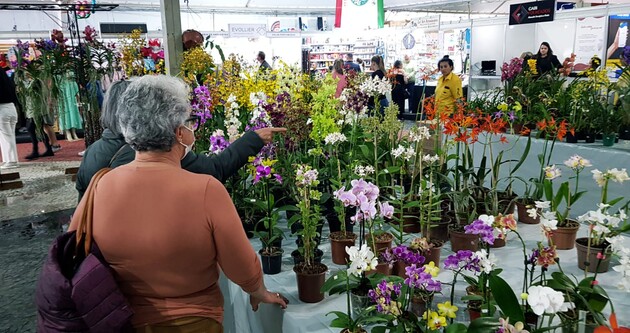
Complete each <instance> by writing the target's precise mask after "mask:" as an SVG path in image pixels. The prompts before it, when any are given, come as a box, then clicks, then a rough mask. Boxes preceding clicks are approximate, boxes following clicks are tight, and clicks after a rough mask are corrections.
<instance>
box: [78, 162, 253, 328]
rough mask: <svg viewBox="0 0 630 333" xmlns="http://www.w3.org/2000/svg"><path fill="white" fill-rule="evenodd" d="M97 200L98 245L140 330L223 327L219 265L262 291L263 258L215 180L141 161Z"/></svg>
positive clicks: (115, 176) (115, 177) (104, 185)
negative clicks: (172, 323) (198, 319)
mask: <svg viewBox="0 0 630 333" xmlns="http://www.w3.org/2000/svg"><path fill="white" fill-rule="evenodd" d="M84 198H85V197H84ZM94 200H95V201H94V231H93V236H94V240H95V241H96V243H97V244H98V246H99V248H100V249H101V251H102V252H103V255H104V257H105V259H107V261H108V262H109V263H110V265H111V266H112V268H113V269H114V270H115V272H116V278H117V279H118V281H119V285H120V287H121V290H122V291H123V293H124V294H125V295H126V296H127V298H128V300H129V301H130V303H131V305H132V308H133V310H134V312H135V315H134V317H133V325H134V326H136V327H137V326H143V325H147V324H155V323H159V322H163V321H167V320H172V319H176V318H180V317H186V316H203V317H210V318H213V319H215V320H217V321H218V322H222V319H223V297H222V295H221V290H220V289H219V285H218V279H219V265H220V266H221V268H222V269H223V271H224V272H225V274H226V275H227V277H228V278H229V279H230V280H232V281H233V282H234V283H236V284H238V285H239V286H241V288H243V290H245V291H246V292H252V291H255V290H256V289H258V288H259V287H260V285H261V283H262V272H261V268H260V262H259V260H258V256H257V255H256V253H255V252H254V250H253V249H252V246H251V244H250V243H249V241H248V240H247V237H246V235H245V232H244V231H243V228H242V227H241V222H240V219H239V216H238V214H237V212H236V209H235V207H234V204H233V203H232V200H231V199H230V196H229V195H228V193H227V191H226V190H225V188H224V187H223V185H222V184H221V183H220V182H219V181H217V180H216V179H215V178H213V177H211V176H208V175H200V174H194V173H190V172H188V171H186V170H183V169H181V167H180V166H179V161H172V160H169V159H168V158H166V157H140V156H138V157H136V160H135V161H134V162H132V163H130V164H127V165H125V166H121V167H118V168H116V169H114V170H112V171H110V172H109V173H108V174H106V175H105V176H103V178H102V179H101V181H100V182H99V184H98V187H97V189H96V192H95V199H94ZM83 205H84V202H83V201H82V202H81V203H80V204H79V207H78V208H77V212H76V213H75V215H74V216H75V218H74V219H73V221H72V223H71V226H70V230H74V229H76V225H77V222H78V221H77V218H78V217H79V216H80V215H81V214H79V213H80V212H81V211H80V210H81V209H83Z"/></svg>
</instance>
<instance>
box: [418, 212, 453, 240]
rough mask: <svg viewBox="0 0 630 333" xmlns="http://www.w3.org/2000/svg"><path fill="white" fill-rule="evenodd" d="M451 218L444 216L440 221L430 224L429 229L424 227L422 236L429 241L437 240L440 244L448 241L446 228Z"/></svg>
mask: <svg viewBox="0 0 630 333" xmlns="http://www.w3.org/2000/svg"><path fill="white" fill-rule="evenodd" d="M451 221H452V220H451V217H449V216H444V217H442V221H439V222H432V223H431V227H430V228H429V227H428V226H424V227H423V230H422V234H423V235H424V236H425V237H427V238H429V239H437V240H440V241H442V242H446V241H448V227H449V225H450V224H451Z"/></svg>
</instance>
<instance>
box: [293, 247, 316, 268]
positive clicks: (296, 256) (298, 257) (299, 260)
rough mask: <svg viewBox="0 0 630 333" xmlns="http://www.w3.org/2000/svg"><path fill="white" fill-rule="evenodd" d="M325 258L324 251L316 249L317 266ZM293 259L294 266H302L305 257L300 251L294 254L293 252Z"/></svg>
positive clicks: (314, 259)
mask: <svg viewBox="0 0 630 333" xmlns="http://www.w3.org/2000/svg"><path fill="white" fill-rule="evenodd" d="M323 256H324V251H322V250H320V249H317V248H316V249H315V256H314V258H313V261H314V262H315V263H317V264H320V263H321V262H322V257H323ZM291 257H293V264H294V265H297V264H301V263H303V262H304V257H303V256H302V255H301V254H300V251H299V250H294V251H293V252H291Z"/></svg>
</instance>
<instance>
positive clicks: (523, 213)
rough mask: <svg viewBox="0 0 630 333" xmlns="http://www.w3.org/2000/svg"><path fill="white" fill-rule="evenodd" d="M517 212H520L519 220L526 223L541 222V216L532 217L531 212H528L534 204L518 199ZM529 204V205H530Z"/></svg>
mask: <svg viewBox="0 0 630 333" xmlns="http://www.w3.org/2000/svg"><path fill="white" fill-rule="evenodd" d="M515 204H516V212H517V214H518V221H519V222H521V223H525V224H538V223H540V216H536V218H531V217H530V216H529V214H527V210H528V209H530V208H532V207H533V203H532V204H527V203H523V202H520V201H516V203H515ZM528 206H529V207H528Z"/></svg>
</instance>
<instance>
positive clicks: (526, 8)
mask: <svg viewBox="0 0 630 333" xmlns="http://www.w3.org/2000/svg"><path fill="white" fill-rule="evenodd" d="M555 9H556V2H555V0H543V1H535V2H525V3H519V4H514V5H510V25H516V24H528V23H537V22H547V21H553V15H554V13H555Z"/></svg>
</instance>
